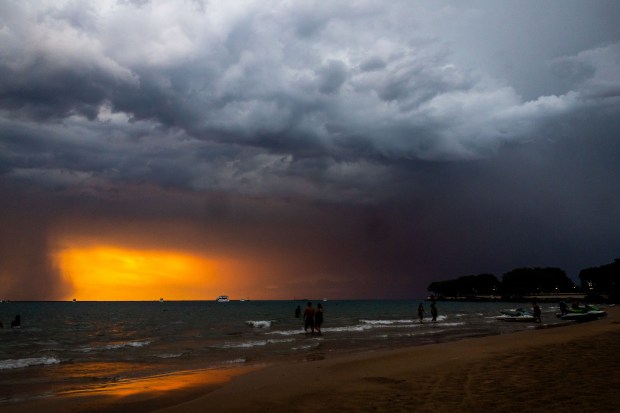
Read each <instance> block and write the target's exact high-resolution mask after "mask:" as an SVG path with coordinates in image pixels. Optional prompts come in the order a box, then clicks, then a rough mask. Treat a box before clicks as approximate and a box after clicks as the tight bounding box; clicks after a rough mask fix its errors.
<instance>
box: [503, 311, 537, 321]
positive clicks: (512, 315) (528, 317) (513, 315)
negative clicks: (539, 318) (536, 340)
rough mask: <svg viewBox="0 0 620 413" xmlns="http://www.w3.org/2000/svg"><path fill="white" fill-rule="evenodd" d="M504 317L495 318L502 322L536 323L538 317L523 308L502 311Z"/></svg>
mask: <svg viewBox="0 0 620 413" xmlns="http://www.w3.org/2000/svg"><path fill="white" fill-rule="evenodd" d="M500 313H502V315H500V316H497V317H495V319H496V320H500V321H521V322H535V321H536V317H534V314H533V313H532V312H531V311H529V310H525V309H523V308H517V309H510V310H500Z"/></svg>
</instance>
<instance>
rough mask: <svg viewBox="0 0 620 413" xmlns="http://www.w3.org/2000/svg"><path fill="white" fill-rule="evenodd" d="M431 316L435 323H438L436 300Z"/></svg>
mask: <svg viewBox="0 0 620 413" xmlns="http://www.w3.org/2000/svg"><path fill="white" fill-rule="evenodd" d="M431 316H432V317H433V321H437V306H436V305H435V300H433V302H432V303H431Z"/></svg>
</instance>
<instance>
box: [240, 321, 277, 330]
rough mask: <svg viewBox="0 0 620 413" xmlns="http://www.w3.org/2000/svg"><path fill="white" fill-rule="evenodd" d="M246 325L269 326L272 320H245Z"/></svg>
mask: <svg viewBox="0 0 620 413" xmlns="http://www.w3.org/2000/svg"><path fill="white" fill-rule="evenodd" d="M245 323H246V324H247V325H249V326H250V327H255V328H269V327H271V323H272V321H267V320H259V321H252V320H250V321H246V322H245Z"/></svg>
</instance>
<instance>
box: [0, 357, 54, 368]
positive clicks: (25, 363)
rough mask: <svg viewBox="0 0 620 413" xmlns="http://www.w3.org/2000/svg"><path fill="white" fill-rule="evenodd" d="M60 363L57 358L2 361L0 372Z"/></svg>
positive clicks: (0, 362)
mask: <svg viewBox="0 0 620 413" xmlns="http://www.w3.org/2000/svg"><path fill="white" fill-rule="evenodd" d="M59 363H60V360H58V359H57V358H56V357H35V358H26V359H9V360H0V370H9V369H20V368H24V367H30V366H43V365H48V364H59Z"/></svg>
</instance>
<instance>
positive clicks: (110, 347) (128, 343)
mask: <svg viewBox="0 0 620 413" xmlns="http://www.w3.org/2000/svg"><path fill="white" fill-rule="evenodd" d="M149 344H151V341H150V340H137V341H121V342H118V343H110V344H105V345H102V346H95V347H83V348H81V349H80V351H81V352H83V353H89V352H91V351H99V350H118V349H121V348H125V347H144V346H148V345H149Z"/></svg>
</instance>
